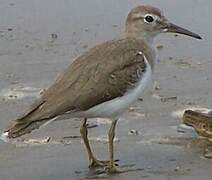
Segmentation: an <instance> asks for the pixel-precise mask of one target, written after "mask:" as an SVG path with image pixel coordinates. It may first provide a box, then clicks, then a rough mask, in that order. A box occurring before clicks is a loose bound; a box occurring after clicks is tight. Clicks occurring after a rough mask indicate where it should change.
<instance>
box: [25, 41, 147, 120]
mask: <svg viewBox="0 0 212 180" xmlns="http://www.w3.org/2000/svg"><path fill="white" fill-rule="evenodd" d="M142 46H143V47H142ZM141 48H142V49H144V48H145V47H144V44H142V43H141V42H139V41H137V40H134V39H122V40H115V41H109V42H106V43H104V44H102V45H99V46H96V47H94V48H93V49H91V50H90V51H89V52H87V53H85V54H84V55H83V56H81V57H79V58H78V59H76V61H74V62H73V63H72V64H71V65H70V66H69V67H68V69H67V70H66V72H65V73H64V74H63V75H62V76H61V77H60V78H59V79H58V80H57V81H56V82H55V83H54V84H53V85H52V86H51V87H50V88H49V89H48V90H46V91H45V93H44V94H43V96H42V97H41V98H40V99H39V100H38V101H37V102H36V103H35V104H34V105H33V106H32V107H31V110H29V111H28V113H26V114H25V115H27V114H28V115H29V116H31V118H29V121H35V120H36V121H37V120H39V119H45V118H50V117H54V116H57V115H60V114H63V113H65V112H67V111H82V110H87V109H89V108H91V107H92V106H94V105H97V104H100V103H102V102H106V101H109V100H111V99H113V98H116V97H119V96H122V95H123V94H124V93H125V92H126V91H127V90H129V88H131V87H132V86H134V85H135V83H136V82H137V80H138V77H139V76H140V75H141V73H143V71H145V63H144V58H143V55H141V54H139V53H138V52H139V51H140V49H141Z"/></svg>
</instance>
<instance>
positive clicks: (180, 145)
mask: <svg viewBox="0 0 212 180" xmlns="http://www.w3.org/2000/svg"><path fill="white" fill-rule="evenodd" d="M140 3H141V1H140V0H119V1H118V0H116V1H113V0H107V1H104V0H89V1H84V0H78V1H74V0H69V1H66V0H61V1H59V0H46V1H42V0H31V1H28V0H19V1H15V0H10V1H3V0H0V92H4V95H5V94H6V95H7V96H9V95H8V94H7V93H5V90H6V91H7V90H8V92H13V91H11V90H14V89H17V88H19V87H21V88H22V89H21V88H19V91H18V93H21V96H17V97H20V98H15V97H14V98H5V97H4V96H3V95H2V93H1V94H0V96H1V98H0V99H1V100H0V115H1V120H0V131H2V130H3V129H4V128H5V127H6V126H7V125H8V124H9V121H10V120H11V119H15V118H16V117H17V115H19V114H20V113H22V112H23V110H24V109H25V108H26V107H27V106H28V105H29V104H30V103H31V102H32V101H33V100H34V99H35V98H36V96H37V95H38V94H39V92H40V90H41V89H44V88H46V87H48V86H49V85H50V84H51V83H52V82H53V80H54V79H55V78H56V77H57V75H58V74H59V73H60V72H62V71H63V70H64V69H65V68H66V67H67V65H68V64H70V63H71V62H72V61H73V59H74V57H76V56H78V55H80V54H81V53H83V52H84V51H86V50H87V49H88V48H90V47H92V46H93V45H95V44H97V43H99V42H102V41H105V40H109V39H112V38H114V37H118V36H120V35H121V33H122V32H123V31H124V29H123V27H124V21H125V18H126V16H127V13H128V12H129V10H130V9H131V8H133V7H135V6H137V5H139V4H140ZM142 3H145V4H146V3H147V4H151V5H154V6H157V7H160V8H161V9H163V10H164V12H165V14H166V16H167V17H168V18H169V19H170V20H171V21H173V22H174V23H176V24H178V25H181V26H183V27H186V28H188V29H190V30H192V31H194V32H196V33H199V34H200V35H201V36H202V37H203V40H202V41H199V40H195V39H191V38H189V37H185V36H177V37H175V36H174V35H173V34H170V35H165V34H163V35H161V36H159V37H158V38H157V40H156V43H155V44H156V45H162V46H160V47H161V48H160V49H159V52H158V58H159V60H158V62H157V65H156V68H155V74H154V81H155V82H157V83H156V84H158V86H159V87H158V88H157V89H156V90H154V89H153V90H152V91H151V92H149V93H147V94H146V95H144V97H143V101H138V102H137V103H135V104H134V105H133V108H130V111H129V112H126V113H125V114H124V115H123V117H122V119H121V120H120V122H119V124H118V127H117V139H118V141H117V142H116V152H115V153H116V158H118V159H120V164H121V165H126V164H134V163H135V164H136V165H135V167H136V168H141V169H143V170H142V171H135V172H129V173H124V174H120V175H116V176H111V177H108V176H106V178H108V179H129V178H130V179H141V178H142V179H147V180H148V179H150V180H154V179H157V180H160V179H161V180H164V179H173V180H175V179H182V180H184V179H186V180H190V179H192V180H194V179H204V180H209V179H211V176H212V172H211V165H212V164H211V160H210V159H205V158H203V154H204V151H205V150H206V149H207V146H208V144H207V143H206V142H204V141H201V140H198V139H196V137H193V136H192V135H191V134H190V132H189V133H186V132H185V133H179V132H177V127H178V126H179V125H180V124H181V119H180V118H179V117H177V116H176V117H173V116H172V114H173V112H176V111H178V110H182V109H185V108H189V107H203V108H209V109H211V105H212V96H211V94H210V92H211V91H212V83H211V81H212V79H211V77H212V71H211V67H212V66H211V65H212V61H211V59H212V51H211V47H212V33H211V29H212V23H211V20H210V18H209V17H211V15H212V12H211V7H212V1H209V0H204V1H202V0H187V1H186V2H185V1H183V0H178V1H169V0H158V1H153V0H148V1H147V0H144V1H142ZM24 87H30V88H31V89H33V90H34V91H29V89H28V90H27V91H26V88H25V89H24ZM16 92H17V91H16ZM155 97H157V98H155ZM161 97H163V99H164V97H165V99H166V98H168V99H169V100H168V101H164V100H161ZM169 97H177V98H169ZM92 122H93V124H97V127H96V126H93V128H90V129H89V132H90V138H91V140H92V141H91V142H92V145H93V147H94V149H95V152H96V154H97V155H98V157H104V158H107V148H106V147H107V144H106V142H105V136H106V132H107V129H108V123H107V121H105V123H104V122H101V123H100V122H99V121H98V120H97V121H96V120H93V121H92ZM78 127H79V120H76V119H74V120H70V121H63V123H62V121H60V122H55V123H52V124H50V125H49V126H48V127H46V128H42V129H40V130H39V131H35V132H33V133H32V134H31V135H27V136H25V137H24V138H26V139H28V140H29V141H27V140H26V141H25V142H31V141H30V139H36V138H39V139H43V138H45V137H51V139H50V141H49V143H45V144H43V145H39V146H30V145H29V146H24V147H23V146H22V147H16V146H15V145H14V144H8V143H4V142H2V141H0V179H4V180H7V179H16V180H19V179H20V180H22V179H39V180H41V179H45V180H47V179H52V180H53V179H55V180H56V179H85V178H92V177H93V176H94V174H93V171H89V169H88V168H87V159H86V153H85V150H84V147H83V145H82V144H81V141H80V138H79V137H78V136H79V128H78ZM131 130H133V131H132V132H135V131H138V132H139V133H138V134H136V133H135V134H130V133H129V132H130V131H131ZM65 136H69V137H70V136H71V137H70V138H69V139H67V138H66V139H65V140H64V138H63V137H65ZM73 137H75V138H73ZM101 138H102V139H101ZM103 140H104V141H103ZM53 142H59V143H53Z"/></svg>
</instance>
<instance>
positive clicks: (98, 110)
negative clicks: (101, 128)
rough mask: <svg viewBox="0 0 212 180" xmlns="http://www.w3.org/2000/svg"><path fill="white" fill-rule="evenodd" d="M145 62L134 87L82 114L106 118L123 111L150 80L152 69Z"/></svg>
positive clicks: (89, 116)
mask: <svg viewBox="0 0 212 180" xmlns="http://www.w3.org/2000/svg"><path fill="white" fill-rule="evenodd" d="M145 63H146V68H147V69H146V71H145V73H144V74H143V76H142V77H141V79H140V80H139V82H138V84H137V86H136V87H135V88H134V89H132V90H130V91H129V92H127V93H126V94H125V95H124V96H122V97H118V98H115V99H113V100H110V101H107V102H104V103H102V104H99V105H97V106H94V107H92V108H91V109H89V110H87V111H85V112H83V113H82V114H83V116H85V117H88V118H95V117H103V118H106V117H117V116H119V115H120V114H121V113H123V111H125V110H126V109H127V108H128V107H129V106H130V105H131V104H132V103H133V102H135V101H136V100H137V99H138V98H139V97H140V96H141V95H142V92H143V90H144V88H145V87H146V86H147V84H148V83H149V82H150V81H151V75H152V69H151V66H150V64H149V63H148V61H147V60H146V59H145Z"/></svg>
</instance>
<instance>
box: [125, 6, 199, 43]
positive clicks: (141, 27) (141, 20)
mask: <svg viewBox="0 0 212 180" xmlns="http://www.w3.org/2000/svg"><path fill="white" fill-rule="evenodd" d="M166 32H172V33H179V34H184V35H187V36H191V37H193V38H197V39H202V38H201V37H200V36H199V35H198V34H195V33H193V32H191V31H189V30H187V29H185V28H182V27H179V26H177V25H175V24H173V23H171V22H169V20H168V19H167V18H166V17H165V16H164V14H163V12H162V11H161V10H160V9H158V8H155V7H152V6H138V7H136V8H134V9H132V10H131V12H130V13H129V14H128V17H127V20H126V34H127V36H134V37H136V38H141V39H144V40H146V41H152V40H153V38H154V37H155V36H156V35H158V34H160V33H166Z"/></svg>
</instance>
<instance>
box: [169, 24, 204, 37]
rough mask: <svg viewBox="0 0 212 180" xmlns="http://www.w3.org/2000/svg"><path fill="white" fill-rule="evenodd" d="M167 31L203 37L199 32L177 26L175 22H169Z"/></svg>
mask: <svg viewBox="0 0 212 180" xmlns="http://www.w3.org/2000/svg"><path fill="white" fill-rule="evenodd" d="M167 32H173V33H179V34H184V35H187V36H191V37H193V38H196V39H202V38H201V37H200V36H199V35H198V34H196V33H193V32H191V31H189V30H187V29H184V28H182V27H180V26H177V25H175V24H172V23H169V24H168V27H167Z"/></svg>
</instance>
